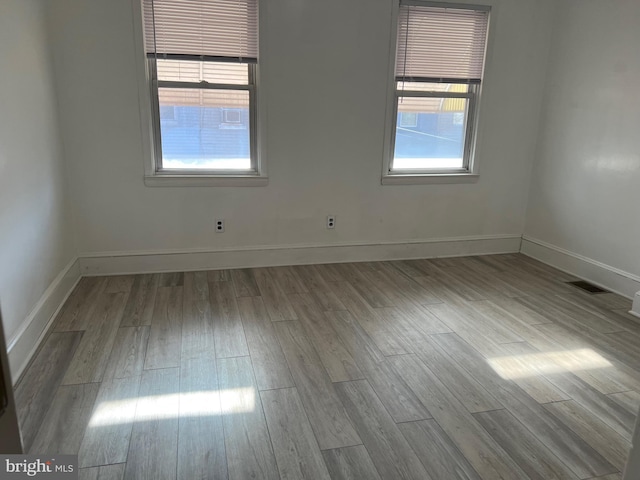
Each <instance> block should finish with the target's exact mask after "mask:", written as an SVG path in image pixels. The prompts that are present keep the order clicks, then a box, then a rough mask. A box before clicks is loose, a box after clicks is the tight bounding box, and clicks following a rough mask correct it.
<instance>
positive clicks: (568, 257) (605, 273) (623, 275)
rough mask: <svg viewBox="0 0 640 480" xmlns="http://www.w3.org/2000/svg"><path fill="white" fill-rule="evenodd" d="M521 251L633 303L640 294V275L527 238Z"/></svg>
mask: <svg viewBox="0 0 640 480" xmlns="http://www.w3.org/2000/svg"><path fill="white" fill-rule="evenodd" d="M520 251H521V252H522V253H523V254H525V255H527V256H529V257H532V258H535V259H536V260H539V261H541V262H543V263H546V264H548V265H551V266H553V267H555V268H558V269H560V270H562V271H564V272H567V273H570V274H572V275H575V276H577V277H580V278H583V279H585V280H588V281H590V282H591V283H593V284H595V285H598V286H599V287H602V288H606V289H607V290H610V291H612V292H615V293H617V294H619V295H622V296H624V297H627V298H629V299H631V298H633V297H634V295H635V293H636V292H637V291H638V290H640V277H638V276H637V275H634V274H632V273H630V272H625V271H624V270H620V269H619V268H615V267H612V266H610V265H606V264H604V263H602V262H598V261H597V260H593V259H591V258H588V257H585V256H583V255H580V254H577V253H574V252H570V251H569V250H565V249H564V248H560V247H557V246H555V245H551V244H549V243H547V242H544V241H542V240H538V239H535V238H532V237H528V236H526V235H523V237H522V247H521V250H520Z"/></svg>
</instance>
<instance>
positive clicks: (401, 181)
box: [381, 0, 495, 185]
mask: <svg viewBox="0 0 640 480" xmlns="http://www.w3.org/2000/svg"><path fill="white" fill-rule="evenodd" d="M401 2H402V3H403V4H406V5H418V6H425V7H439V8H456V9H467V10H479V11H486V12H488V15H489V19H488V21H489V24H488V29H487V39H486V44H485V49H486V50H485V58H484V65H483V69H484V70H485V71H486V70H487V64H488V59H489V55H488V52H489V49H490V48H491V44H492V41H491V39H492V30H493V29H492V28H491V16H492V15H491V14H492V10H493V9H495V7H494V6H491V5H482V4H475V3H460V2H458V3H453V2H451V3H449V2H443V1H440V2H432V1H422V0H399V1H396V2H394V9H393V13H392V15H391V39H390V46H389V66H388V71H389V77H388V92H387V114H386V118H385V137H384V147H383V148H384V155H383V162H382V163H383V165H382V178H381V183H382V184H383V185H412V184H430V183H474V182H477V181H478V178H479V172H478V158H477V148H476V147H477V144H478V131H479V129H478V124H479V123H480V122H479V118H480V101H481V98H482V87H483V83H484V82H483V80H484V75H483V80H481V81H480V82H470V81H465V80H461V79H453V78H404V79H403V78H396V74H395V66H396V61H397V59H396V50H397V42H398V38H397V37H398V15H399V12H400V4H401ZM403 80H404V81H406V82H424V83H458V84H465V85H468V86H469V89H468V92H437V91H422V90H420V91H415V90H402V89H398V82H402V81H403ZM411 96H416V97H419V96H424V97H436V98H461V97H462V98H467V112H466V126H465V135H464V142H465V143H464V151H463V167H462V168H456V169H395V170H394V169H393V161H394V153H395V143H396V129H397V121H398V99H399V97H411Z"/></svg>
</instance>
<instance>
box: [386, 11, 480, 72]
mask: <svg viewBox="0 0 640 480" xmlns="http://www.w3.org/2000/svg"><path fill="white" fill-rule="evenodd" d="M488 23H489V12H488V10H478V9H471V8H469V9H466V8H444V7H432V6H422V5H416V4H412V3H410V2H407V3H401V4H400V11H399V16H398V42H397V45H398V46H397V52H396V78H397V79H403V80H407V81H410V80H412V79H414V80H423V81H428V80H432V81H449V82H451V83H455V82H459V81H465V82H470V83H473V82H479V81H480V80H481V78H482V67H483V62H484V53H485V45H486V38H487V28H488Z"/></svg>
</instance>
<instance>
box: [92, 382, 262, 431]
mask: <svg viewBox="0 0 640 480" xmlns="http://www.w3.org/2000/svg"><path fill="white" fill-rule="evenodd" d="M255 405H256V392H255V389H254V388H252V387H248V388H233V389H228V390H208V391H200V392H186V393H171V394H167V395H150V396H146V397H134V398H127V399H122V400H113V401H108V402H102V403H100V404H99V405H98V406H97V407H96V409H95V410H94V412H93V415H92V417H91V420H90V422H89V426H90V427H104V426H107V425H117V424H122V423H131V422H144V421H150V420H163V419H170V418H178V417H199V416H211V415H226V414H234V413H247V412H253V411H254V409H255Z"/></svg>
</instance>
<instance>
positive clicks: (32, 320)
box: [7, 258, 80, 384]
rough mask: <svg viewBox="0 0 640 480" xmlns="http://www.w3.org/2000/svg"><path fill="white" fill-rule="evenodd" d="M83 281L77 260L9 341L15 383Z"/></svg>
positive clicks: (45, 293) (47, 291)
mask: <svg viewBox="0 0 640 480" xmlns="http://www.w3.org/2000/svg"><path fill="white" fill-rule="evenodd" d="M79 280H80V265H79V263H78V259H77V258H74V259H73V260H72V261H71V262H69V264H67V266H66V267H65V268H63V269H62V271H61V272H60V273H59V274H58V276H57V277H56V278H55V279H54V280H53V282H51V285H49V287H48V288H47V289H46V290H45V292H44V293H43V294H42V297H40V300H39V301H38V303H37V304H36V306H35V307H34V308H33V310H32V311H31V313H30V314H29V315H28V316H27V318H25V319H24V321H23V322H22V324H21V325H20V328H19V329H18V331H17V332H16V333H15V334H14V335H13V337H12V338H10V339H9V341H8V346H7V351H8V354H9V366H10V368H11V378H12V379H13V383H14V384H15V383H16V381H17V380H18V379H19V378H20V375H22V372H23V371H24V369H25V368H26V367H27V365H28V364H29V361H30V360H31V357H32V356H33V354H34V353H35V352H36V350H37V348H38V346H39V345H40V342H41V341H42V340H43V338H44V337H45V335H46V333H47V331H48V330H49V326H50V325H51V322H53V320H54V318H55V317H56V315H57V314H58V311H59V310H60V308H62V305H64V302H65V301H66V300H67V298H68V297H69V295H70V294H71V291H72V290H73V288H74V287H75V285H76V284H77V283H78V281H79Z"/></svg>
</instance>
